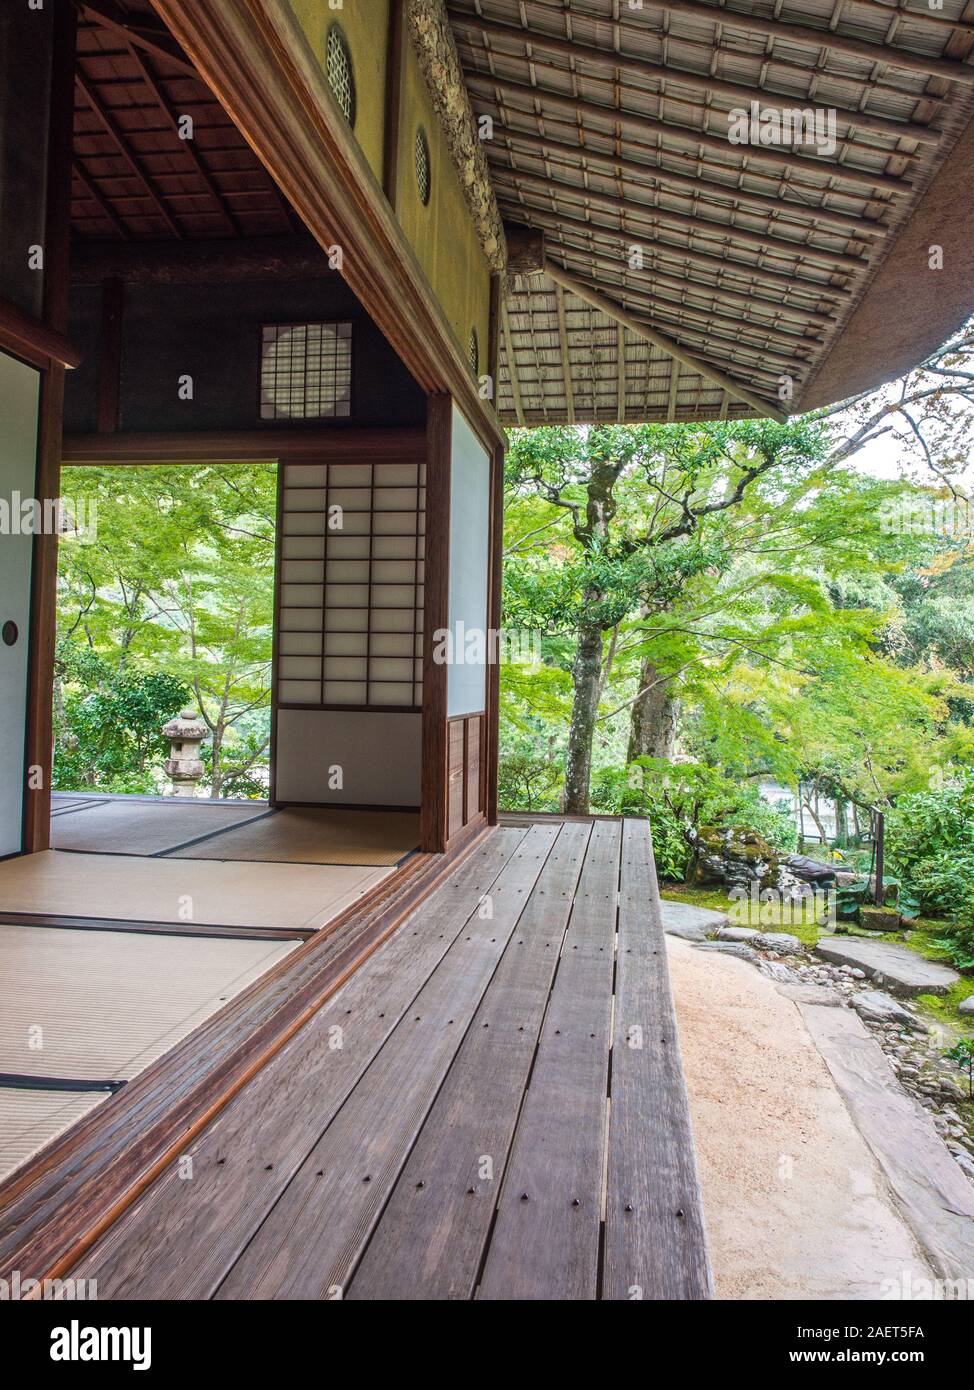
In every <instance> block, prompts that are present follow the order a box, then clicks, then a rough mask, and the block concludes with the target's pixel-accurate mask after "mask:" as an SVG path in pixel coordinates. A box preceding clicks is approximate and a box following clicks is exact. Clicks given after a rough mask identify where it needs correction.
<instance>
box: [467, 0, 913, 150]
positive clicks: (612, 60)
mask: <svg viewBox="0 0 974 1390" xmlns="http://www.w3.org/2000/svg"><path fill="white" fill-rule="evenodd" d="M891 13H892V12H891ZM450 18H451V20H452V22H453V24H454V25H455V26H456V25H459V26H460V27H461V28H464V29H473V30H476V32H477V33H479V34H485V35H488V36H489V37H490V38H496V39H501V40H503V41H506V42H508V43H513V44H515V45H516V46H518V47H523V46H524V45H530V48H531V56H530V57H527V55H526V54H525V55H524V60H525V62H528V63H530V64H531V65H532V67H534V66H538V65H541V66H550V65H549V64H545V63H544V62H543V60H542V59H540V58H538V56H537V54H538V50H539V49H542V50H546V51H547V52H549V53H558V54H560V55H562V56H563V57H565V58H569V59H571V60H573V61H576V62H580V63H585V64H588V65H589V66H593V67H599V68H602V69H603V71H608V72H610V73H613V74H615V73H620V72H624V73H631V74H632V75H633V76H634V77H635V78H637V79H638V81H637V83H636V84H635V86H634V87H630V88H624V89H623V90H647V89H646V88H644V87H643V82H644V81H645V80H646V79H648V80H649V81H651V82H656V83H658V84H660V86H661V87H662V85H663V84H664V83H665V84H666V102H667V104H668V105H669V104H671V103H673V102H676V103H677V104H681V105H685V106H693V107H694V109H697V110H699V108H700V106H701V103H700V102H699V101H697V102H694V101H693V100H691V99H690V98H687V97H679V96H676V95H675V94H674V91H673V88H674V86H676V87H688V88H692V89H694V90H696V91H699V92H702V93H713V94H715V95H717V96H724V97H729V98H730V99H731V100H733V101H737V102H741V103H750V102H752V101H756V102H758V103H759V104H760V105H761V106H762V107H764V108H767V109H772V108H787V109H789V110H790V109H794V108H795V107H800V106H803V105H808V104H809V102H813V101H814V99H813V98H810V97H802V96H796V95H795V94H794V93H789V92H775V91H769V90H768V88H766V87H752V86H748V85H746V84H745V83H741V82H730V81H728V80H727V79H726V78H721V77H716V76H713V75H711V74H710V73H706V72H688V71H687V69H686V68H678V67H672V66H671V65H670V64H668V63H653V62H650V61H649V60H648V59H646V58H639V57H636V56H635V55H634V54H628V53H616V52H614V51H613V50H612V49H607V48H597V47H595V46H594V45H593V44H588V43H579V42H578V40H577V39H567V38H563V37H561V36H559V35H556V34H549V33H545V32H542V31H539V30H537V29H524V28H522V27H521V26H520V25H516V24H498V23H497V22H496V21H494V20H490V19H484V18H483V17H482V16H481V15H478V14H471V13H469V12H468V11H465V10H459V9H457V8H456V7H455V6H453V5H451V6H450ZM488 51H493V50H492V49H491V50H488ZM518 56H519V57H520V56H522V55H521V54H518ZM557 70H559V71H560V69H557ZM609 80H612V81H613V82H615V81H616V80H617V79H616V78H615V77H612V78H611V79H609ZM829 110H830V111H835V112H836V114H837V116H838V119H839V121H841V123H842V124H843V125H845V126H850V127H853V128H855V129H857V130H868V131H872V132H873V133H874V134H876V135H883V136H886V137H887V138H890V139H893V140H900V139H907V140H917V141H919V142H920V143H921V144H926V145H937V144H939V143H940V140H941V133H940V131H938V130H932V129H931V128H930V127H929V126H925V125H920V124H919V123H918V122H916V121H896V120H891V119H890V118H889V117H888V116H877V115H873V114H872V113H871V112H869V111H859V110H856V109H854V108H852V109H850V108H847V107H842V106H833V105H831V104H830V105H829ZM715 114H719V113H715ZM900 153H901V152H900V151H897V154H898V155H899V154H900Z"/></svg>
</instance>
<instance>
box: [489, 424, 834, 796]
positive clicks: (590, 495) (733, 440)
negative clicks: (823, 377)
mask: <svg viewBox="0 0 974 1390" xmlns="http://www.w3.org/2000/svg"><path fill="white" fill-rule="evenodd" d="M825 451H826V442H825V437H824V433H823V431H822V430H821V429H819V428H818V427H817V426H815V425H814V424H808V423H806V422H803V421H798V422H796V423H794V424H790V425H779V424H775V423H772V422H770V421H756V422H751V421H747V422H742V423H726V422H723V423H719V424H713V425H707V426H593V427H591V428H588V429H573V428H561V429H541V430H534V431H531V432H529V433H524V434H518V435H517V436H515V439H514V441H513V443H512V447H511V451H510V455H509V463H508V482H509V486H510V488H511V490H512V491H513V493H514V495H515V496H518V495H523V494H525V493H530V494H533V496H534V497H535V498H536V499H538V500H541V501H543V502H546V503H547V504H548V508H549V511H551V510H554V511H555V512H559V511H560V512H561V513H563V514H564V516H565V518H566V528H559V530H556V528H555V527H554V522H555V518H554V517H551V516H549V517H547V518H542V519H540V520H537V522H536V524H533V525H532V526H531V527H529V528H526V529H525V531H524V533H523V535H522V536H521V537H515V539H514V541H513V547H514V549H515V553H516V554H518V555H519V557H520V558H521V560H522V563H521V565H519V566H514V567H512V568H514V569H516V570H519V571H520V572H519V574H518V576H517V578H515V579H514V580H513V582H512V584H511V589H512V591H513V592H512V599H513V608H514V609H515V610H517V611H518V613H519V616H521V618H522V620H523V617H524V616H525V615H527V616H530V615H531V613H532V611H533V612H535V613H536V614H537V615H538V617H541V616H542V614H545V615H547V617H548V623H549V625H551V624H553V625H555V626H560V627H561V629H562V630H563V631H565V630H570V631H571V632H573V633H574V634H575V651H574V657H573V661H572V683H573V695H572V708H571V718H570V722H569V732H568V746H567V752H566V765H565V795H564V804H565V809H566V810H569V811H574V812H584V811H585V810H587V808H588V802H589V789H590V782H591V770H592V745H593V739H594V736H595V732H596V723H597V720H598V712H599V703H600V700H601V698H602V694H603V691H604V687H605V683H606V680H607V678H608V677H609V674H610V673H611V670H612V666H613V664H614V662H615V660H616V657H617V649H618V636H619V629H620V628H621V626H622V624H623V623H625V621H626V620H627V618H628V617H629V616H630V615H631V614H632V613H633V612H634V610H637V611H638V612H639V613H640V614H641V621H642V623H643V624H644V625H646V624H647V623H650V622H651V621H652V620H653V618H654V616H656V615H659V614H663V613H667V612H669V611H670V610H671V609H672V608H673V606H674V605H675V604H677V603H678V602H679V600H680V597H681V595H682V594H683V593H685V592H686V590H687V588H688V586H691V585H692V584H693V582H694V581H695V580H696V579H697V578H698V577H699V576H701V575H704V574H710V575H719V574H721V573H723V572H726V570H727V568H728V565H729V563H730V552H729V550H728V547H727V545H726V540H725V535H724V529H725V528H723V527H722V526H720V525H719V524H715V523H717V522H719V520H720V519H721V518H722V517H724V516H725V515H729V514H733V513H734V512H735V510H736V509H738V508H740V507H741V506H742V504H744V503H745V502H746V501H749V500H750V497H751V494H752V493H758V492H760V490H761V489H762V488H765V489H769V490H770V491H769V492H768V497H769V498H772V499H774V498H777V499H778V504H780V497H781V493H782V490H788V489H795V488H798V489H806V490H807V489H808V488H809V487H810V486H811V483H812V480H813V479H814V477H815V475H816V471H817V469H818V468H819V466H820V463H821V460H822V459H823V457H824V454H825ZM535 520H536V519H535V518H534V517H532V523H534V522H535ZM549 523H550V526H549ZM538 528H544V529H541V530H539V529H538ZM563 529H567V533H568V534H567V536H566V535H564V534H561V533H560V530H563ZM531 532H533V533H534V535H533V540H532V536H531ZM566 547H567V548H566ZM532 548H533V549H534V552H535V558H534V562H533V564H529V565H524V564H523V560H524V557H525V555H530V554H531V553H532ZM538 550H541V551H542V553H543V559H542V560H539V558H538V555H537V551H538ZM553 556H556V557H558V558H560V559H561V564H560V565H559V567H558V570H559V572H558V574H557V575H556V576H555V577H554V578H552V576H551V573H550V562H551V559H552V557H553ZM607 631H608V632H610V634H611V635H610V638H609V642H608V646H607V645H606V640H605V634H606V632H607ZM644 655H645V656H646V659H647V662H649V663H652V661H653V655H652V654H651V653H648V652H647V653H644ZM651 669H652V670H653V672H654V675H653V679H652V680H647V681H644V682H643V684H642V687H641V689H640V692H639V696H638V698H642V696H644V695H645V694H646V693H648V690H650V689H653V688H655V685H656V683H657V680H656V676H655V669H656V668H655V667H654V666H653V667H651ZM641 714H642V724H643V727H645V724H646V706H645V703H644V705H643V708H642V711H641Z"/></svg>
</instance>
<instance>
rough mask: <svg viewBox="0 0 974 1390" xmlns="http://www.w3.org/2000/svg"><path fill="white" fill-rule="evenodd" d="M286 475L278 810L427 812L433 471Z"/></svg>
mask: <svg viewBox="0 0 974 1390" xmlns="http://www.w3.org/2000/svg"><path fill="white" fill-rule="evenodd" d="M281 467H282V469H283V476H282V481H281V513H280V517H279V521H278V524H279V527H280V532H281V548H280V572H279V597H278V639H277V681H276V710H277V714H276V738H275V774H276V775H275V796H276V799H277V800H278V801H292V802H298V803H309V804H321V803H324V804H327V803H331V804H335V803H342V804H346V805H353V806H355V805H357V806H362V805H375V806H383V805H385V806H418V805H419V801H420V786H419V783H420V740H421V708H422V701H423V689H422V652H423V564H424V546H425V510H426V497H425V483H426V480H425V464H424V463H421V462H418V461H417V462H392V461H380V462H375V463H361V462H356V463H330V464H306V463H284V464H282V465H281ZM336 766H338V767H340V768H341V773H342V775H341V785H340V786H338V787H336V786H335V785H333V782H334V768H335V767H336Z"/></svg>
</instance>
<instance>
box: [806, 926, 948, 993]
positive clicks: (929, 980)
mask: <svg viewBox="0 0 974 1390" xmlns="http://www.w3.org/2000/svg"><path fill="white" fill-rule="evenodd" d="M815 954H816V955H818V956H821V957H822V958H823V960H827V961H831V962H833V964H835V965H851V966H857V967H858V968H859V969H860V970H863V971H865V973H866V975H867V976H868V977H869V978H870V979H872V980H875V981H876V983H877V984H882V985H884V986H885V988H886V989H887V990H889V992H890V993H892V994H899V995H912V994H946V993H947V991H948V989H949V988H950V986H951V985H953V984H956V982H957V981H958V980H959V979H960V975H958V973H957V971H956V970H951V969H950V967H949V966H946V965H940V964H939V963H938V962H936V961H932V960H925V959H924V958H923V956H918V955H917V954H916V952H915V951H911V950H910V949H909V947H907V946H900V945H898V944H896V943H894V942H892V941H872V940H867V939H864V938H862V937H857V936H842V937H837V936H824V937H822V939H821V940H820V941H819V942H818V943H817V944H816V946H815Z"/></svg>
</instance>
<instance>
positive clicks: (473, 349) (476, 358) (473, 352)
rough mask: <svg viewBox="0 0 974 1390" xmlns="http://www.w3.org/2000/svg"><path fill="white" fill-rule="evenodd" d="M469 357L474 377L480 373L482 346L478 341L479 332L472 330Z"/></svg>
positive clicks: (468, 347) (468, 346)
mask: <svg viewBox="0 0 974 1390" xmlns="http://www.w3.org/2000/svg"><path fill="white" fill-rule="evenodd" d="M467 357H468V359H469V361H470V370H471V371H472V372H473V374H474V376H476V375H477V373H478V372H479V371H480V344H479V343H478V341H477V330H476V328H471V330H470V341H469V342H468V344H467Z"/></svg>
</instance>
